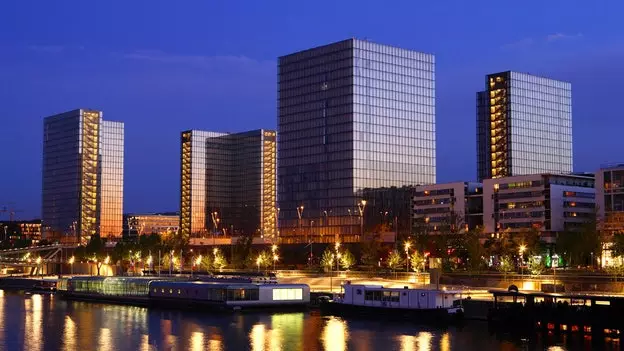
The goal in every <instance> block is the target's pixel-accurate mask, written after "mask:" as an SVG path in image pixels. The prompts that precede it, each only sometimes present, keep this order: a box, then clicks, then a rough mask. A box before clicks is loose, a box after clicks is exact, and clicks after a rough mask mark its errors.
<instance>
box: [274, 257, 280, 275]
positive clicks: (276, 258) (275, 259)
mask: <svg viewBox="0 0 624 351" xmlns="http://www.w3.org/2000/svg"><path fill="white" fill-rule="evenodd" d="M277 260H279V256H277V254H273V272H275V263H276V262H277Z"/></svg>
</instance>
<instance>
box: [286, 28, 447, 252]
mask: <svg viewBox="0 0 624 351" xmlns="http://www.w3.org/2000/svg"><path fill="white" fill-rule="evenodd" d="M434 67H435V61H434V56H433V55H430V54H425V53H420V52H416V51H411V50H406V49H401V48H397V47H392V46H386V45H381V44H376V43H372V42H369V41H364V40H357V39H348V40H344V41H340V42H337V43H333V44H329V45H325V46H321V47H317V48H313V49H309V50H305V51H301V52H297V53H294V54H290V55H286V56H282V57H280V58H279V62H278V71H279V73H278V75H279V76H278V82H279V103H278V105H279V106H278V108H279V111H278V134H277V135H278V138H279V143H278V202H279V209H280V211H279V213H280V219H279V225H280V235H281V236H282V241H286V242H288V241H292V242H304V241H314V242H318V241H324V242H330V241H334V240H344V241H355V240H359V239H360V238H359V236H360V234H363V233H362V232H363V230H362V227H363V226H362V225H361V223H362V215H364V216H366V215H367V212H366V202H365V201H363V196H362V193H363V190H364V189H371V188H383V187H392V186H396V187H401V186H404V185H417V184H431V183H435V181H436V161H435V160H436V159H435V69H434Z"/></svg>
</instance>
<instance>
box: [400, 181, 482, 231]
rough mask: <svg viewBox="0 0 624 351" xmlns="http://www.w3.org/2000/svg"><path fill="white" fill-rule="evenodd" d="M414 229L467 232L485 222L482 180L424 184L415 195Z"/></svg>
mask: <svg viewBox="0 0 624 351" xmlns="http://www.w3.org/2000/svg"><path fill="white" fill-rule="evenodd" d="M413 195H414V196H413V201H412V205H413V217H414V219H413V223H414V230H415V231H417V232H418V231H424V232H425V233H426V234H434V233H436V232H441V231H450V232H455V233H461V232H465V231H467V230H471V229H475V228H476V227H478V226H481V225H483V190H482V185H481V183H476V182H453V183H444V184H431V185H421V186H417V187H415V191H414V194H413Z"/></svg>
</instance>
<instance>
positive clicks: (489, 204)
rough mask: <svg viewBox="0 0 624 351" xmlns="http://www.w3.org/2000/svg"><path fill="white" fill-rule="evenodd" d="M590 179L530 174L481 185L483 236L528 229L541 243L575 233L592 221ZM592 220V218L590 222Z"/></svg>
mask: <svg viewBox="0 0 624 351" xmlns="http://www.w3.org/2000/svg"><path fill="white" fill-rule="evenodd" d="M595 195H596V194H595V189H594V178H593V177H587V176H575V175H556V174H533V175H522V176H515V177H505V178H496V179H486V180H484V181H483V222H484V228H485V232H486V233H489V234H492V233H494V234H496V233H502V232H509V233H512V234H513V233H517V232H523V231H527V230H532V228H534V229H537V230H539V231H540V232H541V233H542V238H543V239H545V240H547V241H548V240H550V241H554V239H555V235H556V233H561V232H564V231H568V230H576V229H579V228H581V227H582V225H583V224H584V223H586V222H588V221H591V220H592V219H593V218H592V217H595V212H594V211H595V204H596V202H595ZM594 219H595V218H594Z"/></svg>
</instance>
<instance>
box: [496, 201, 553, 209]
mask: <svg viewBox="0 0 624 351" xmlns="http://www.w3.org/2000/svg"><path fill="white" fill-rule="evenodd" d="M535 207H544V202H543V201H525V202H508V203H501V204H498V209H499V210H513V209H526V208H535Z"/></svg>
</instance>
